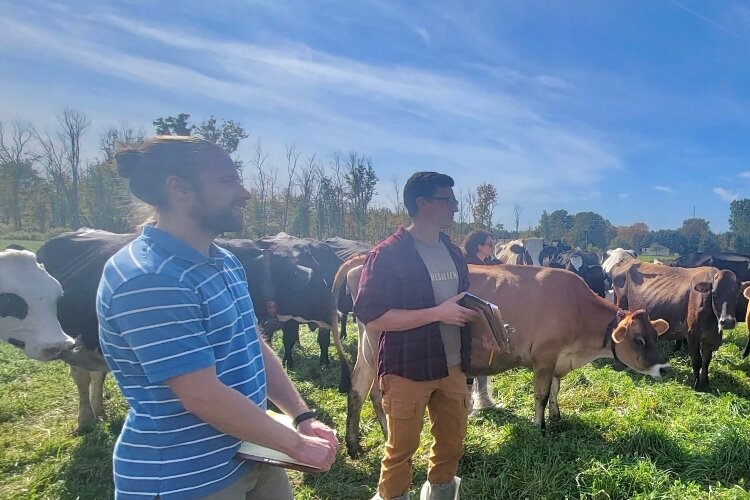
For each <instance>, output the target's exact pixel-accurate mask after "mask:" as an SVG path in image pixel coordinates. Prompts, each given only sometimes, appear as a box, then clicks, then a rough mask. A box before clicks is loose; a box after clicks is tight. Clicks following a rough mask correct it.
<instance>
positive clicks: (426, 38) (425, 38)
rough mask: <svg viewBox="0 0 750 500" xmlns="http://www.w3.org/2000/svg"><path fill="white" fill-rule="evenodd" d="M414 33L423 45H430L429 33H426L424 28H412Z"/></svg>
mask: <svg viewBox="0 0 750 500" xmlns="http://www.w3.org/2000/svg"><path fill="white" fill-rule="evenodd" d="M414 31H415V32H416V33H417V35H419V38H421V39H422V41H423V42H424V43H425V45H430V40H431V37H430V32H429V31H427V30H426V29H424V28H414Z"/></svg>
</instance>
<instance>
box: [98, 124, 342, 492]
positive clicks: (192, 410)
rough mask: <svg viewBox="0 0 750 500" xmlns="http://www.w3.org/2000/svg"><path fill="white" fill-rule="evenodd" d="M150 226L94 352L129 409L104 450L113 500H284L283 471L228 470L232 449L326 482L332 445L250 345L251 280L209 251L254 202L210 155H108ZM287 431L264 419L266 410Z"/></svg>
mask: <svg viewBox="0 0 750 500" xmlns="http://www.w3.org/2000/svg"><path fill="white" fill-rule="evenodd" d="M115 160H116V162H117V168H118V171H119V173H120V175H121V176H123V177H126V178H128V179H130V189H131V191H132V192H133V194H134V195H135V196H136V197H138V198H139V199H141V200H142V201H144V202H145V203H147V204H149V205H151V206H152V207H154V209H155V211H156V219H157V221H156V224H155V225H146V226H144V227H143V233H142V234H141V236H140V237H138V238H136V239H135V240H134V241H133V242H132V243H130V244H129V245H127V246H125V247H124V248H123V249H122V250H120V251H119V252H117V253H116V254H115V255H114V256H113V257H112V258H111V259H109V261H108V262H107V264H106V266H105V268H104V273H103V274H102V277H101V281H100V284H99V290H98V293H97V299H96V310H97V315H98V317H99V339H100V343H101V347H102V352H103V353H104V357H105V359H106V361H107V364H108V365H109V367H110V369H111V370H112V373H113V375H114V377H115V380H116V381H117V384H118V385H119V386H120V389H121V390H122V393H123V395H124V396H125V399H126V400H127V401H128V404H129V405H130V410H129V412H128V416H127V418H126V419H125V423H124V424H123V427H122V431H121V433H120V437H119V439H118V440H117V444H116V445H115V449H114V456H113V464H114V483H115V498H116V499H126V498H159V499H192V498H202V499H224V498H232V499H234V498H237V499H239V498H243V499H250V498H258V499H265V498H274V499H277V498H280V499H291V498H292V490H291V486H290V484H289V480H288V478H287V476H286V473H285V471H284V469H282V468H278V467H272V466H270V465H266V464H262V463H259V462H249V461H245V460H241V459H239V458H238V457H236V456H235V455H236V453H237V450H238V449H239V446H240V443H241V441H243V440H244V441H250V442H253V443H257V444H259V445H262V446H266V447H269V448H273V449H275V450H278V451H282V452H284V453H286V454H288V455H290V456H292V457H293V458H295V459H296V460H299V461H301V462H305V463H308V464H311V465H313V466H317V467H320V468H321V469H322V470H327V469H329V468H330V467H331V464H332V463H333V461H334V459H335V456H336V450H337V447H338V441H337V439H336V436H335V433H334V432H333V431H332V430H331V429H329V428H328V427H327V426H325V425H324V424H322V423H321V422H319V421H317V420H316V419H315V413H314V412H312V411H310V409H309V408H308V407H307V405H306V404H305V402H304V401H303V400H302V398H301V397H300V395H299V393H298V392H297V390H296V389H295V388H294V386H293V385H292V382H291V381H290V380H289V377H288V376H287V375H286V373H285V372H284V369H283V368H282V366H281V362H280V361H279V359H278V358H277V357H276V355H275V354H274V352H273V351H272V350H271V349H270V348H269V347H268V346H267V345H266V344H265V342H263V341H262V340H260V338H259V336H258V331H257V328H256V318H255V314H254V312H253V304H252V302H251V301H250V294H249V290H248V283H247V276H246V275H245V271H244V270H243V268H242V265H241V264H240V262H239V261H238V260H237V258H236V257H235V256H234V255H232V254H231V253H230V252H228V251H227V250H224V249H222V248H220V247H218V246H217V245H216V244H215V243H214V239H215V238H216V237H217V236H218V235H219V234H221V233H223V232H225V231H239V230H241V229H242V228H243V224H244V208H243V207H244V205H245V203H246V201H247V199H248V198H249V197H250V193H248V191H247V190H246V189H245V188H244V187H243V186H242V182H241V179H240V177H239V175H238V172H237V168H236V167H235V165H234V163H233V162H232V160H231V158H230V157H229V155H228V154H227V153H226V152H225V151H224V150H223V149H222V148H220V147H219V146H217V145H216V144H213V143H211V142H208V141H205V140H203V139H199V138H196V137H172V136H159V137H153V138H150V139H147V140H146V141H144V142H143V143H141V144H140V145H138V146H132V147H128V148H126V149H123V150H120V151H119V152H118V153H116V155H115ZM269 400H270V401H272V402H273V403H274V404H275V405H276V406H277V407H278V408H279V409H280V410H281V411H282V412H284V413H285V414H286V415H288V416H289V417H291V418H293V419H294V424H295V427H296V429H297V432H294V431H292V430H290V429H289V428H288V427H286V426H285V425H283V424H280V423H278V422H276V421H275V420H274V419H273V418H271V417H269V416H268V415H267V414H266V406H267V404H268V401H269Z"/></svg>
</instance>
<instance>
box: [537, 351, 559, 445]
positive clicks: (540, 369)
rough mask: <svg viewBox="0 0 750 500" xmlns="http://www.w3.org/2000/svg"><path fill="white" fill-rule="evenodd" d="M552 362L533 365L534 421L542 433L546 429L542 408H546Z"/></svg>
mask: <svg viewBox="0 0 750 500" xmlns="http://www.w3.org/2000/svg"><path fill="white" fill-rule="evenodd" d="M553 366H554V364H553V363H550V364H549V365H547V364H544V365H541V366H535V367H534V403H535V405H536V407H535V409H534V423H535V424H536V425H538V426H539V427H540V428H541V430H542V433H544V432H545V430H546V424H545V422H544V410H545V409H546V408H547V402H548V401H549V393H550V389H551V387H552V379H553Z"/></svg>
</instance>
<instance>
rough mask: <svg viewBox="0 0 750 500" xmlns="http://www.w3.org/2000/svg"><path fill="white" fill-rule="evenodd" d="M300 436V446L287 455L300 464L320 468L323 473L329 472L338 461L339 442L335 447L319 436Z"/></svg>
mask: <svg viewBox="0 0 750 500" xmlns="http://www.w3.org/2000/svg"><path fill="white" fill-rule="evenodd" d="M299 436H300V438H301V439H300V444H299V446H298V447H297V448H295V449H294V450H290V451H289V452H287V454H288V455H289V456H291V457H292V458H294V459H296V460H299V461H300V462H304V463H306V464H309V465H312V466H314V467H319V468H320V469H321V471H322V472H324V471H327V470H329V469H330V468H331V466H332V465H333V462H334V461H335V460H336V449H337V448H338V442H337V443H336V445H335V446H334V445H333V444H331V443H330V442H329V441H327V440H325V439H322V438H319V437H317V436H308V435H306V434H299Z"/></svg>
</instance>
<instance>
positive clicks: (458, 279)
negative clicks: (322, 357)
mask: <svg viewBox="0 0 750 500" xmlns="http://www.w3.org/2000/svg"><path fill="white" fill-rule="evenodd" d="M452 187H453V179H452V178H450V177H449V176H447V175H444V174H439V173H436V172H417V173H415V174H414V175H412V176H411V177H410V178H409V180H408V181H407V182H406V186H405V187H404V205H405V206H406V209H407V211H408V212H409V216H410V217H411V220H412V223H411V225H410V226H409V227H407V228H403V227H400V228H399V229H398V231H396V233H395V234H393V235H391V236H390V237H389V238H388V239H386V240H385V241H383V242H382V243H380V244H379V245H377V246H376V247H375V248H373V249H372V250H371V251H370V252H369V253H368V255H367V257H366V259H365V262H364V265H363V268H362V275H361V279H360V286H359V293H358V296H357V301H356V303H355V305H354V312H355V314H356V315H357V317H358V318H359V319H360V321H362V322H363V323H364V324H365V325H366V328H367V330H368V331H370V332H380V340H379V349H378V381H377V383H378V384H379V387H380V390H381V392H382V396H383V409H384V411H385V414H386V421H387V427H388V441H387V443H386V445H385V453H384V457H383V461H382V464H381V469H380V481H379V483H378V492H377V493H376V495H375V497H374V498H376V499H378V498H382V499H391V498H398V499H405V498H408V496H409V486H410V485H411V480H412V465H411V459H412V456H413V455H414V453H415V452H416V451H417V448H418V447H419V437H420V433H421V431H422V423H423V418H424V412H425V409H427V411H428V414H429V417H430V422H431V423H432V427H431V429H430V430H431V433H432V436H433V443H432V448H431V451H430V458H429V465H428V471H427V482H425V484H424V485H423V487H422V498H429V499H443V498H445V499H453V498H458V490H459V483H460V478H458V477H456V472H457V471H458V462H459V460H460V458H461V456H462V455H463V440H464V436H465V435H466V423H467V415H468V407H469V401H470V395H469V391H468V390H467V388H466V375H465V372H466V370H467V369H468V363H469V350H470V347H471V339H470V337H469V332H468V331H467V329H466V328H464V327H465V326H466V325H467V324H468V323H469V322H470V321H471V319H472V318H473V316H474V312H473V311H471V310H470V309H467V308H464V307H462V306H461V305H459V304H458V301H459V300H460V299H461V298H462V297H463V292H464V291H466V290H467V289H468V288H469V271H468V267H467V265H466V261H465V260H464V257H463V254H462V253H461V251H460V250H459V249H458V247H456V246H455V245H453V244H452V243H451V241H450V238H449V237H448V236H447V235H446V234H444V233H443V232H442V231H441V230H442V229H446V228H448V227H450V225H451V224H452V223H453V214H455V213H456V212H457V211H458V209H457V207H458V201H457V200H456V197H455V196H454V194H453V189H452Z"/></svg>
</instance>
